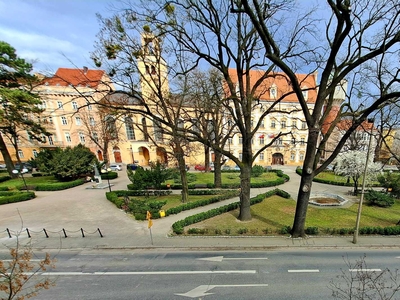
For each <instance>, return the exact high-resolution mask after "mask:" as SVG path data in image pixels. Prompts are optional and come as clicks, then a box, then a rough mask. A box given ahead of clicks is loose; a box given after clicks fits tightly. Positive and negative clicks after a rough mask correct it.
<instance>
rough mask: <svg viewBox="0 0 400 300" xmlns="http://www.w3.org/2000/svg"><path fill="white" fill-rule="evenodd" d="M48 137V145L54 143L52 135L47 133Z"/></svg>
mask: <svg viewBox="0 0 400 300" xmlns="http://www.w3.org/2000/svg"><path fill="white" fill-rule="evenodd" d="M48 139H49V144H50V145H54V141H53V136H52V135H49V136H48Z"/></svg>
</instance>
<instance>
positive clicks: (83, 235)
mask: <svg viewBox="0 0 400 300" xmlns="http://www.w3.org/2000/svg"><path fill="white" fill-rule="evenodd" d="M81 232H82V237H85V234H84V233H83V228H81Z"/></svg>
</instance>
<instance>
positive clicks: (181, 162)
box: [175, 147, 189, 203]
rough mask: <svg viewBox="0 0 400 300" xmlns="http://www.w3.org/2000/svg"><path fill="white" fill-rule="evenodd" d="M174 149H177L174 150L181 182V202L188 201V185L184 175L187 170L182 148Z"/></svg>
mask: <svg viewBox="0 0 400 300" xmlns="http://www.w3.org/2000/svg"><path fill="white" fill-rule="evenodd" d="M178 148H179V149H178ZM176 150H177V151H176V154H175V157H176V159H177V161H178V168H179V173H180V175H181V182H182V202H183V203H186V202H188V194H189V187H188V182H187V176H186V172H187V171H186V162H185V158H184V155H183V150H182V148H180V147H177V149H176Z"/></svg>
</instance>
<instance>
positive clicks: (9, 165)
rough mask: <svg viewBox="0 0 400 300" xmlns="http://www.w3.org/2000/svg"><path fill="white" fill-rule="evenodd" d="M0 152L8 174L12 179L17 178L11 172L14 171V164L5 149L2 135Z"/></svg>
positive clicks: (0, 136)
mask: <svg viewBox="0 0 400 300" xmlns="http://www.w3.org/2000/svg"><path fill="white" fill-rule="evenodd" d="M0 152H1V154H2V155H3V158H4V162H5V163H6V167H7V171H8V174H9V175H10V176H11V177H13V178H16V177H18V176H17V175H15V174H14V173H13V172H12V171H13V170H14V164H13V161H12V159H11V156H10V153H9V152H8V149H7V146H6V143H5V142H4V139H3V135H2V134H0Z"/></svg>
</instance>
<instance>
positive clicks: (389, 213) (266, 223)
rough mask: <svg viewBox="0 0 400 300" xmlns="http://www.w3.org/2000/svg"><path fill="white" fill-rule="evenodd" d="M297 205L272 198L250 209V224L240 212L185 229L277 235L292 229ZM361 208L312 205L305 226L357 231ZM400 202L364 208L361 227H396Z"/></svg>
mask: <svg viewBox="0 0 400 300" xmlns="http://www.w3.org/2000/svg"><path fill="white" fill-rule="evenodd" d="M295 207H296V203H295V201H293V200H289V199H284V198H281V197H279V196H272V197H270V198H268V199H265V200H264V201H263V202H262V203H259V204H255V205H253V206H251V212H252V216H253V219H252V220H251V221H248V222H240V221H239V220H237V216H238V214H239V211H238V210H235V211H231V212H228V213H225V214H222V215H220V216H216V217H214V218H211V219H208V220H205V221H202V222H199V223H196V224H193V225H191V226H188V227H187V228H185V229H186V230H187V229H188V228H201V229H208V232H209V234H211V235H212V234H214V233H215V232H217V231H218V232H221V233H222V234H224V233H229V234H232V235H237V234H238V231H240V230H242V231H243V229H245V231H246V232H247V235H265V232H267V233H268V234H270V235H276V234H278V233H279V232H280V229H282V228H283V227H285V226H292V224H293V217H294V213H295ZM357 209H358V205H357V204H354V205H352V206H351V207H349V208H315V207H312V206H309V208H308V212H307V222H306V227H318V229H319V233H320V234H324V233H325V232H329V231H328V230H331V229H340V228H354V227H355V223H356V216H357ZM399 216H400V201H399V200H397V201H396V202H395V204H394V205H393V206H392V207H391V208H380V207H373V206H368V205H364V206H363V211H362V217H361V222H360V227H363V226H379V227H385V226H394V225H395V224H396V223H397V222H398V221H399V219H400V217H399Z"/></svg>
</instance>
